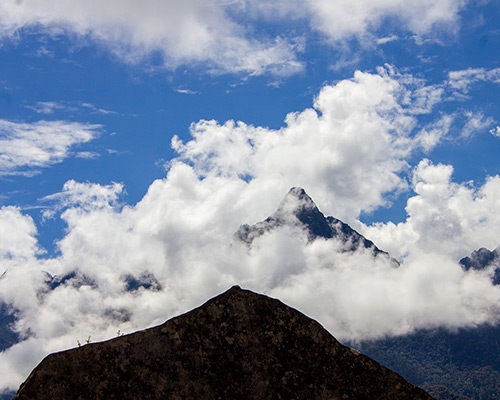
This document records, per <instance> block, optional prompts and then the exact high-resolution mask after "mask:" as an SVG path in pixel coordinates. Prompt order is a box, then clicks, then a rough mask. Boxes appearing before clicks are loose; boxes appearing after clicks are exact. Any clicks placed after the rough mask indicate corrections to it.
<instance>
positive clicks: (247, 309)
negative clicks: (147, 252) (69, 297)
mask: <svg viewBox="0 0 500 400" xmlns="http://www.w3.org/2000/svg"><path fill="white" fill-rule="evenodd" d="M15 399H17V400H28V399H51V400H57V399H65V400H67V399H92V400H99V399H107V400H109V399H308V400H309V399H351V400H354V399H395V400H396V399H397V400H404V399H412V400H416V399H431V397H430V396H429V395H428V394H427V393H425V392H424V391H423V390H422V389H419V388H417V387H415V386H412V385H411V384H409V383H408V382H407V381H405V380H404V379H403V378H401V377H400V376H399V375H397V374H396V373H394V372H392V371H390V370H389V369H387V368H385V367H382V366H381V365H379V364H377V363H376V362H375V361H373V360H372V359H370V358H368V357H366V356H364V355H362V354H360V353H358V352H356V351H355V350H352V349H350V348H348V347H345V346H343V345H341V344H340V343H339V342H338V341H337V340H336V339H335V338H334V337H333V336H332V335H330V334H329V333H328V332H327V331H326V330H325V329H324V328H323V327H322V326H321V325H320V324H319V323H317V322H316V321H314V320H312V319H310V318H308V317H306V316H305V315H303V314H301V313H300V312H298V311H297V310H295V309H292V308H290V307H288V306H286V305H285V304H283V303H281V302H280V301H279V300H275V299H271V298H269V297H266V296H263V295H259V294H256V293H253V292H250V291H248V290H242V289H240V288H239V287H237V286H235V287H233V288H231V289H230V290H228V291H227V292H225V293H223V294H221V295H220V296H218V297H216V298H214V299H212V300H209V301H208V302H207V303H205V304H204V305H203V306H201V307H199V308H197V309H195V310H193V311H191V312H189V313H187V314H184V315H181V316H179V317H176V318H173V319H171V320H169V321H167V322H165V323H164V324H163V325H160V326H157V327H155V328H151V329H147V330H144V331H140V332H137V333H134V334H131V335H127V336H121V337H118V338H115V339H113V340H110V341H107V342H102V343H95V344H88V345H85V346H82V347H79V348H76V349H72V350H68V351H64V352H61V353H56V354H52V355H49V356H48V357H47V358H45V359H44V360H43V361H42V362H41V363H40V364H39V365H38V366H37V367H36V368H35V370H34V371H33V372H32V373H31V375H30V376H29V377H28V379H27V380H26V382H25V383H23V384H22V385H21V387H20V389H19V392H18V393H17V395H16V397H15Z"/></svg>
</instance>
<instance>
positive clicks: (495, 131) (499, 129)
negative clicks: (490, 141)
mask: <svg viewBox="0 0 500 400" xmlns="http://www.w3.org/2000/svg"><path fill="white" fill-rule="evenodd" d="M490 133H491V134H492V135H493V136H496V137H498V138H500V126H497V127H495V128H493V129H490Z"/></svg>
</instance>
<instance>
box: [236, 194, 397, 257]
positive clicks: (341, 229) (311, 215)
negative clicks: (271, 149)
mask: <svg viewBox="0 0 500 400" xmlns="http://www.w3.org/2000/svg"><path fill="white" fill-rule="evenodd" d="M283 226H288V227H290V228H292V229H293V228H296V229H298V230H301V231H305V232H306V234H307V239H308V241H309V242H312V241H314V240H316V239H318V238H323V239H335V240H338V241H340V242H341V244H342V246H341V250H342V251H345V252H349V251H350V252H354V251H356V250H358V249H359V248H365V249H368V250H370V251H371V252H372V254H373V255H374V256H377V255H383V256H386V257H389V254H388V253H386V252H384V251H382V250H380V249H379V248H378V247H377V246H375V244H373V242H372V241H371V240H368V239H366V238H365V237H364V236H363V235H361V234H359V233H358V232H356V231H355V230H354V229H352V228H351V227H350V226H349V225H347V224H346V223H344V222H342V221H341V220H339V219H337V218H334V217H325V216H324V215H323V213H322V212H321V211H320V210H319V209H318V207H317V206H316V204H315V203H314V201H313V200H312V199H311V198H310V197H309V195H308V194H307V193H306V192H305V190H304V189H302V188H299V187H293V188H291V189H290V191H289V192H288V193H287V195H286V196H285V198H284V199H283V200H282V201H281V203H280V205H279V207H278V209H277V210H276V212H275V213H274V214H273V215H271V216H270V217H268V218H267V219H266V220H264V221H261V222H258V223H256V224H254V225H246V224H245V225H242V226H241V227H240V228H239V229H238V231H237V232H236V237H237V238H238V239H240V240H242V241H243V242H245V243H247V244H248V245H249V246H250V245H251V244H252V242H253V241H254V239H256V238H257V237H260V236H262V235H265V234H266V233H268V232H270V231H272V230H274V229H277V228H280V227H283ZM391 261H393V262H394V264H395V265H398V262H397V261H396V260H394V259H392V260H391Z"/></svg>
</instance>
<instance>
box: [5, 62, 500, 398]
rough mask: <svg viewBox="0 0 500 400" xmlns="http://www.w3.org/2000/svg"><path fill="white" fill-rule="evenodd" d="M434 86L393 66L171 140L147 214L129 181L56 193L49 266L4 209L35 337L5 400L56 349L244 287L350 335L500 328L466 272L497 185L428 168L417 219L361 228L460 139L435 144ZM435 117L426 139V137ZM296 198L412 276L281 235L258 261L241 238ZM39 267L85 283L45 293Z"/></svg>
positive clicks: (489, 221)
mask: <svg viewBox="0 0 500 400" xmlns="http://www.w3.org/2000/svg"><path fill="white" fill-rule="evenodd" d="M424 87H425V85H423V84H422V82H420V81H418V80H415V79H411V77H410V76H402V75H400V74H397V73H396V72H395V71H392V70H391V69H390V68H387V69H381V70H379V73H378V74H369V73H363V72H356V73H355V75H354V77H353V78H352V79H347V80H343V81H340V82H338V83H336V84H334V85H329V86H325V87H324V88H323V89H322V90H321V92H320V93H319V94H318V96H317V97H316V99H315V102H314V108H310V109H305V110H303V111H301V112H297V113H292V114H289V115H288V116H287V118H286V124H285V126H283V127H282V128H281V129H278V130H272V129H268V128H262V127H255V126H250V125H246V124H244V123H242V122H233V121H228V122H226V123H223V124H220V123H218V122H216V121H199V122H198V123H195V124H193V125H192V126H191V134H192V140H191V141H188V142H182V141H180V140H179V139H175V140H174V141H173V146H174V148H175V149H176V150H177V151H178V152H179V156H178V157H177V158H176V159H174V160H172V161H171V162H170V164H169V169H168V173H167V176H166V177H165V178H163V179H159V180H157V181H155V182H153V183H152V184H151V185H150V187H149V189H148V192H147V194H146V195H145V196H144V198H143V199H142V200H141V201H140V202H139V203H137V204H136V205H133V206H123V205H122V204H120V194H121V193H122V191H123V186H122V185H121V184H116V183H115V184H111V185H98V184H93V183H78V182H75V181H69V182H67V183H66V185H65V186H64V188H63V190H62V192H61V193H58V194H55V195H52V196H49V197H47V198H46V199H45V200H48V201H53V202H55V204H56V209H57V210H63V209H64V211H63V213H62V219H63V221H64V222H65V223H66V225H67V227H66V233H65V236H64V237H63V238H62V239H61V240H60V241H59V242H58V250H59V253H58V255H56V256H53V257H51V258H43V257H39V256H37V251H38V250H37V242H36V238H35V235H36V229H35V226H34V224H33V221H32V220H31V218H29V217H27V216H25V215H23V214H22V213H21V212H20V211H19V210H18V209H13V208H7V209H4V210H2V212H1V213H0V226H1V221H3V220H2V219H1V218H4V219H5V221H7V222H5V223H4V226H5V229H3V230H0V234H2V235H11V237H12V240H13V241H14V243H9V242H5V243H7V244H8V247H6V248H8V249H10V248H17V249H19V250H16V253H15V254H10V255H8V254H7V253H5V252H4V253H1V254H0V255H1V257H2V258H1V259H0V262H1V265H7V266H8V268H7V269H8V271H7V273H6V274H5V275H4V276H3V277H2V278H1V279H0V299H2V300H4V301H6V302H8V303H9V304H12V305H13V307H14V308H15V309H16V310H17V312H18V317H19V319H18V322H17V324H16V329H17V330H18V331H19V332H20V333H21V334H24V335H27V336H30V337H29V338H28V339H27V340H25V341H23V342H21V343H19V344H16V345H15V346H13V347H12V348H10V349H8V350H7V351H5V352H3V353H0V376H1V377H2V378H1V379H0V389H3V388H6V387H9V388H15V386H16V385H18V384H19V383H20V381H21V380H22V379H24V378H25V377H26V376H27V374H28V373H29V371H30V370H31V369H32V368H33V367H34V365H35V364H36V363H37V362H38V361H39V360H40V358H41V357H42V356H43V355H44V354H46V353H47V352H50V351H56V350H60V349H63V348H66V347H71V346H76V340H80V342H83V341H84V340H85V339H86V338H87V337H88V336H89V335H91V336H92V340H93V341H97V340H102V339H106V338H110V337H113V336H115V335H116V332H117V330H118V329H120V330H121V331H122V332H126V333H128V332H132V331H135V330H137V329H140V328H145V327H147V326H151V325H155V324H159V323H161V322H163V321H164V320H166V319H167V318H169V317H172V316H174V315H178V314H179V313H182V312H185V311H187V310H189V309H191V308H192V307H194V306H196V305H198V304H200V303H202V302H203V301H205V300H206V299H207V298H209V297H211V296H213V295H216V294H218V293H220V292H221V291H223V290H225V289H227V288H228V287H229V286H231V285H233V284H236V283H237V284H240V285H242V286H243V287H247V288H250V289H253V290H256V291H259V292H261V293H266V294H270V295H273V296H277V297H279V298H281V299H282V300H283V301H285V302H287V303H288V304H290V305H292V306H294V307H296V308H298V309H300V310H301V311H303V312H305V313H307V314H308V315H310V316H312V317H314V318H316V319H318V320H319V321H321V323H322V324H324V325H325V326H326V327H327V328H328V329H329V330H330V331H331V332H332V333H333V334H334V335H335V336H337V337H339V338H340V339H345V338H350V339H359V338H367V337H379V336H383V335H391V334H402V333H406V332H409V331H411V330H413V329H417V328H422V327H431V326H448V327H457V326H468V325H474V324H478V323H482V322H487V321H489V322H493V321H495V320H496V319H497V318H498V315H499V313H498V306H497V305H498V304H500V289H499V288H498V287H494V286H492V285H491V282H490V280H489V277H488V276H487V274H486V273H481V272H475V271H471V272H467V273H465V272H464V271H462V270H461V268H460V267H459V266H458V265H457V260H458V259H459V258H460V257H462V256H464V255H466V254H467V253H468V252H470V251H472V250H474V249H476V248H478V247H481V246H486V247H490V248H491V247H495V246H496V245H497V244H498V243H494V242H495V238H496V237H497V233H498V226H499V222H500V221H499V220H498V217H497V215H500V213H498V210H499V209H500V203H499V200H498V199H500V178H498V177H490V178H488V179H487V181H486V183H485V184H484V185H483V186H481V187H478V188H475V187H474V186H471V185H467V184H458V183H454V182H453V181H452V180H451V176H452V168H451V167H450V166H445V165H434V164H432V163H431V162H430V161H427V160H424V161H422V162H421V163H419V165H418V166H417V167H415V168H414V177H413V179H412V182H411V185H412V190H413V191H414V192H415V195H414V196H413V197H411V198H410V199H409V201H408V205H407V213H408V219H407V221H405V222H404V223H401V224H399V225H394V224H393V225H391V224H379V225H374V226H371V227H366V226H363V225H362V224H361V223H360V222H359V221H357V219H356V218H357V217H358V215H359V213H360V212H362V211H366V210H370V209H376V208H377V207H380V206H381V205H384V204H385V203H386V201H387V198H388V196H391V195H394V193H397V192H398V191H401V190H405V189H406V188H407V182H406V179H405V175H406V174H407V172H408V171H411V166H410V165H409V164H408V163H409V160H411V159H412V158H414V157H416V156H418V153H417V151H418V150H419V149H421V148H422V147H424V148H425V149H430V148H432V146H434V145H436V144H437V143H439V140H440V138H441V137H443V136H445V135H447V134H448V132H439V130H443V131H446V130H447V123H446V121H443V120H439V121H437V122H435V123H434V124H432V123H428V119H429V118H428V115H425V112H426V111H425V110H429V111H431V110H432V109H433V107H434V105H435V104H436V102H435V100H434V99H435V96H427V95H419V94H418V93H417V92H418V91H421V93H424V92H425V89H424ZM422 99H424V100H422ZM422 115H424V116H425V118H422V119H423V121H425V122H426V125H425V128H426V132H428V134H427V136H432V138H431V139H429V138H427V139H425V140H424V138H423V136H424V135H423V133H422V132H423V128H422V127H421V126H420V118H421V117H422ZM424 144H425V145H424ZM291 186H303V187H305V189H306V190H307V192H308V193H309V194H310V195H311V196H312V197H313V199H314V200H315V201H316V202H317V204H318V205H319V206H320V208H321V210H322V211H323V212H324V213H325V214H327V215H333V216H336V217H339V218H341V219H344V220H346V221H348V222H350V223H353V224H356V226H357V227H358V228H359V229H363V230H364V231H365V232H366V233H367V235H368V236H369V237H370V238H371V239H373V240H374V241H375V243H377V245H379V247H381V248H382V249H384V250H389V251H391V252H393V253H394V255H396V256H398V257H399V256H406V257H405V258H404V263H403V265H402V266H401V267H400V268H394V266H393V265H392V264H391V263H389V262H386V261H384V258H383V257H379V258H375V259H374V258H373V255H372V254H370V253H369V252H365V251H363V250H360V251H358V252H356V253H354V254H349V253H345V252H340V251H339V243H338V242H336V241H325V240H317V241H314V242H312V243H307V240H306V239H305V235H300V234H298V235H297V234H296V232H295V231H294V230H293V229H289V228H286V227H284V228H282V229H278V230H276V231H275V232H273V233H271V234H269V235H268V236H266V237H261V238H259V239H256V240H255V242H254V243H253V245H252V247H251V248H250V249H248V248H247V246H246V245H245V244H243V243H239V242H238V241H237V240H235V238H234V236H233V234H234V232H236V230H237V229H238V227H239V225H240V224H242V223H249V224H252V223H255V222H257V221H260V220H263V219H265V218H266V217H268V216H269V215H270V214H271V213H272V212H274V211H275V209H276V207H277V205H278V203H279V201H280V200H281V198H282V197H283V196H284V195H285V193H286V192H287V191H288V189H289V188H290V187H291ZM46 217H48V218H50V217H53V214H52V213H50V212H49V213H46ZM0 239H1V237H0ZM0 246H2V241H1V240H0ZM0 249H2V247H0ZM0 251H1V250H0ZM44 271H47V272H48V273H50V274H52V275H55V274H57V275H59V276H63V275H65V274H68V273H70V272H74V271H76V272H77V274H76V275H75V276H73V277H72V278H71V277H70V278H68V281H67V283H66V284H63V285H60V286H59V287H57V288H56V289H54V290H53V291H50V292H48V291H46V290H44V284H43V282H44V281H45V280H46V279H47V274H46V273H45V272H44ZM147 275H154V277H155V278H156V279H157V280H158V282H159V283H160V285H161V287H162V290H158V291H151V290H146V289H144V288H142V289H139V290H136V291H132V292H130V291H126V287H127V282H126V280H127V277H130V276H133V277H135V278H136V279H140V277H141V276H147ZM71 283H73V284H71ZM33 349H36V351H33Z"/></svg>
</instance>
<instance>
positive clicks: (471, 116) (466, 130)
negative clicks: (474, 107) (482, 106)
mask: <svg viewBox="0 0 500 400" xmlns="http://www.w3.org/2000/svg"><path fill="white" fill-rule="evenodd" d="M464 116H465V119H466V123H465V125H464V127H463V129H462V136H464V137H466V138H468V137H470V136H472V135H473V134H474V133H476V132H479V131H482V130H485V129H487V128H489V127H490V126H491V125H493V122H494V120H493V118H491V117H485V116H484V115H483V113H482V112H472V111H466V112H465V113H464Z"/></svg>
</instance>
